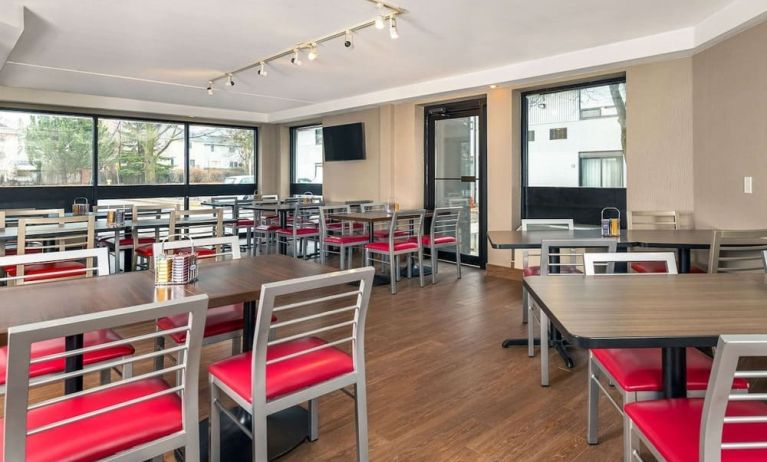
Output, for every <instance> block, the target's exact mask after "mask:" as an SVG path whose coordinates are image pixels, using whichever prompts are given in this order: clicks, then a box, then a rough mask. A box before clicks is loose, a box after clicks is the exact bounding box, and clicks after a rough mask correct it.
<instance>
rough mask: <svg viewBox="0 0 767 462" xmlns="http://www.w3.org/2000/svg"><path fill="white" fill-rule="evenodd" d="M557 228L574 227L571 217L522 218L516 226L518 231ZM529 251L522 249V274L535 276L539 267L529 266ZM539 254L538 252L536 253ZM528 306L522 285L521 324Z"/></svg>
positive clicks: (528, 299) (528, 298)
mask: <svg viewBox="0 0 767 462" xmlns="http://www.w3.org/2000/svg"><path fill="white" fill-rule="evenodd" d="M557 229H567V230H570V231H572V230H573V229H575V225H574V223H573V219H572V218H523V219H522V222H521V224H520V226H519V228H517V230H518V231H551V230H557ZM530 255H531V254H530V251H529V250H523V251H522V275H523V276H537V275H539V274H541V267H540V265H538V266H530ZM538 255H540V253H538ZM529 307H530V295H529V294H528V293H527V289H525V288H524V287H522V324H527V321H528V319H527V315H528V311H529Z"/></svg>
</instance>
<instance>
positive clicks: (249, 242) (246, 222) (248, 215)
mask: <svg viewBox="0 0 767 462" xmlns="http://www.w3.org/2000/svg"><path fill="white" fill-rule="evenodd" d="M251 203H252V201H241V200H236V199H235V200H234V205H233V206H232V207H233V210H232V213H233V216H234V217H236V220H237V221H235V222H234V223H232V224H231V225H229V226H230V227H231V229H232V234H233V235H235V236H237V237H239V236H240V232H241V230H243V229H244V230H245V248H246V249H247V251H248V253H252V252H253V238H254V232H255V228H256V211H255V210H253V209H248V208H245V207H243V205H245V204H251Z"/></svg>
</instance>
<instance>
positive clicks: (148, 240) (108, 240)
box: [99, 236, 155, 247]
mask: <svg viewBox="0 0 767 462" xmlns="http://www.w3.org/2000/svg"><path fill="white" fill-rule="evenodd" d="M99 241H101V242H103V243H105V244H107V245H108V246H109V247H114V246H115V238H113V237H105V238H103V239H99ZM154 242H155V241H154V238H153V237H150V236H145V237H139V238H138V243H139V245H145V244H154ZM120 247H133V238H132V237H123V238H121V239H120Z"/></svg>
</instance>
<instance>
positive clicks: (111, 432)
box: [0, 379, 197, 462]
mask: <svg viewBox="0 0 767 462" xmlns="http://www.w3.org/2000/svg"><path fill="white" fill-rule="evenodd" d="M168 388H169V387H168V385H167V384H166V383H165V382H163V381H162V380H160V379H147V380H141V381H138V382H134V383H129V384H125V385H121V386H118V387H115V388H110V389H108V390H102V391H98V392H95V393H93V394H90V395H86V396H80V397H77V398H72V399H70V400H66V401H63V402H60V403H55V404H51V405H50V406H46V407H43V408H39V409H34V410H32V411H29V413H28V417H27V419H28V420H27V428H29V429H33V428H37V427H41V426H43V425H47V424H49V423H52V422H57V421H60V420H62V419H66V418H69V417H75V416H77V415H80V414H84V413H86V412H90V411H94V410H97V409H102V408H104V407H107V406H111V405H114V404H119V403H123V402H125V401H128V400H131V399H135V398H140V397H142V396H146V395H149V394H152V393H158V392H160V391H162V390H166V389H168ZM181 409H182V406H181V400H180V399H179V397H178V396H177V395H176V394H175V393H171V394H168V395H163V396H159V397H157V398H154V399H150V400H147V401H143V402H140V403H137V404H133V405H130V406H126V407H123V408H120V409H116V410H113V411H110V412H105V413H104V414H100V415H97V416H94V417H89V418H87V419H83V420H80V421H77V422H74V423H71V424H68V425H62V426H61V427H57V428H54V429H52V430H48V431H44V432H40V433H37V434H35V435H32V436H29V437H27V454H26V456H27V457H26V460H27V461H28V462H50V461H63V460H66V461H94V460H101V459H103V458H105V457H108V456H111V455H113V454H116V453H119V452H121V451H124V450H126V449H130V448H133V447H136V446H139V445H141V444H144V443H147V442H150V441H154V440H157V439H160V438H163V437H165V436H168V435H172V434H174V433H176V432H179V431H181V429H182V426H181V419H182V412H181ZM3 424H4V422H3V421H2V420H0V432H2V431H3V430H2V429H3V428H4V425H3ZM196 430H197V429H196V428H195V429H193V431H196ZM1 436H2V437H0V461H2V460H3V449H4V448H3V445H4V440H5V438H4V435H1Z"/></svg>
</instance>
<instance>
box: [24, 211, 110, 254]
mask: <svg viewBox="0 0 767 462" xmlns="http://www.w3.org/2000/svg"><path fill="white" fill-rule="evenodd" d="M95 223H96V220H95V217H94V216H93V215H87V216H77V217H57V218H22V219H20V220H19V231H18V235H17V241H16V253H17V254H18V255H23V254H25V253H27V252H28V251H32V250H34V251H36V252H48V251H60V252H63V251H65V250H77V249H92V248H93V244H94V229H95ZM43 238H44V239H43Z"/></svg>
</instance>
